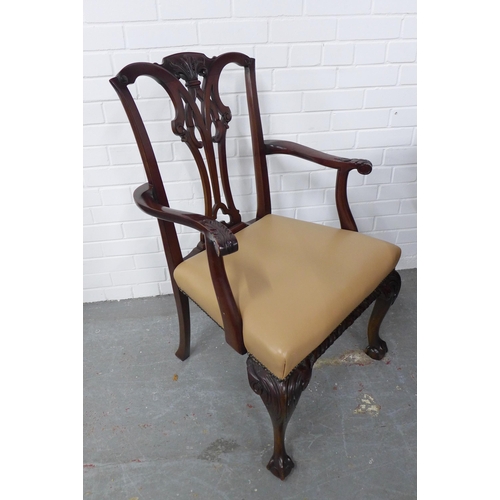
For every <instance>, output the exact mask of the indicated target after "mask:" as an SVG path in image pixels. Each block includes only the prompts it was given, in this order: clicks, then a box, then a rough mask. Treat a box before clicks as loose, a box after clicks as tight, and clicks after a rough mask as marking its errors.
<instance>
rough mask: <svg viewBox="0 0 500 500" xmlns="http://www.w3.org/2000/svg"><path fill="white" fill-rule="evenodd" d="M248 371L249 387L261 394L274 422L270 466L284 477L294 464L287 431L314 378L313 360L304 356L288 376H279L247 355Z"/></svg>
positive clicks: (275, 472) (278, 474) (268, 465)
mask: <svg viewBox="0 0 500 500" xmlns="http://www.w3.org/2000/svg"><path fill="white" fill-rule="evenodd" d="M247 371H248V381H249V383H250V387H251V388H252V390H253V391H254V392H255V393H256V394H258V395H259V396H260V397H261V398H262V401H263V402H264V404H265V406H266V408H267V411H268V413H269V416H270V417H271V421H272V424H273V432H274V451H273V455H272V457H271V459H270V460H269V463H268V464H267V468H268V469H269V470H270V471H271V473H272V474H274V475H275V476H276V477H278V478H280V479H281V480H283V479H285V478H286V477H287V476H288V474H290V472H291V471H292V469H293V467H294V465H295V464H294V463H293V460H292V459H291V458H290V456H289V455H288V454H287V453H286V450H285V431H286V427H287V425H288V422H289V420H290V417H291V416H292V414H293V411H294V410H295V407H296V406H297V403H298V401H299V398H300V395H301V394H302V392H303V391H304V389H305V388H306V387H307V385H308V384H309V381H310V380H311V373H312V363H311V362H310V360H308V359H305V360H304V361H302V362H301V363H300V364H299V365H298V366H297V367H295V368H294V369H293V370H292V371H291V372H290V374H289V375H288V376H287V377H286V378H285V379H279V378H278V377H276V376H275V375H273V374H272V373H271V372H270V371H269V370H267V369H266V368H265V367H264V366H263V365H261V364H260V363H259V362H258V361H257V360H256V359H255V358H254V357H252V356H248V358H247Z"/></svg>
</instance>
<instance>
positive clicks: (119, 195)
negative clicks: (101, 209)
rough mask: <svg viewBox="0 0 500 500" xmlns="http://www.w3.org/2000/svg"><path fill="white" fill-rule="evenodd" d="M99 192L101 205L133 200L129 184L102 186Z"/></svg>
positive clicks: (119, 203) (125, 202) (126, 202)
mask: <svg viewBox="0 0 500 500" xmlns="http://www.w3.org/2000/svg"><path fill="white" fill-rule="evenodd" d="M100 193H101V197H102V201H103V203H102V204H103V205H127V204H130V203H133V202H134V200H133V199H132V190H131V189H130V187H129V186H119V187H112V188H102V189H101V190H100Z"/></svg>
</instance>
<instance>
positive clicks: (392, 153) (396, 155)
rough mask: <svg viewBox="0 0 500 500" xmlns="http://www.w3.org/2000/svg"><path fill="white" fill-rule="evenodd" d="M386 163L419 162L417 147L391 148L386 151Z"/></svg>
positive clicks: (403, 163) (404, 163)
mask: <svg viewBox="0 0 500 500" xmlns="http://www.w3.org/2000/svg"><path fill="white" fill-rule="evenodd" d="M384 163H385V164H386V165H406V164H410V163H417V148H415V147H408V148H390V149H387V150H386V152H385V158H384Z"/></svg>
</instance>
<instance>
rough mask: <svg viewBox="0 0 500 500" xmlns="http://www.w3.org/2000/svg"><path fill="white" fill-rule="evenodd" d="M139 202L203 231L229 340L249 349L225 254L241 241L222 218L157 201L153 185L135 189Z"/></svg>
mask: <svg viewBox="0 0 500 500" xmlns="http://www.w3.org/2000/svg"><path fill="white" fill-rule="evenodd" d="M134 200H135V202H136V204H137V206H138V207H139V208H140V209H141V210H143V211H144V212H146V213H147V214H149V215H152V216H153V217H156V218H158V219H160V220H164V221H167V222H174V223H178V224H182V225H185V226H188V227H191V228H193V229H196V230H198V231H200V232H201V233H203V235H204V236H205V240H206V241H208V242H211V243H212V244H207V245H206V250H207V259H208V266H209V268H210V275H211V277H212V282H213V285H214V290H215V295H216V296H217V301H218V302H219V307H220V311H221V315H222V322H223V325H224V331H225V336H226V342H227V343H228V344H229V345H230V346H231V347H232V348H233V349H235V350H236V351H237V352H238V353H240V354H245V353H246V352H247V350H246V348H245V344H244V342H243V323H242V320H241V313H240V311H239V308H238V306H237V305H236V301H235V299H234V295H233V292H232V290H231V286H230V285H229V281H228V279H227V274H226V270H225V267H224V260H223V258H222V257H223V256H224V255H228V254H231V253H233V252H236V251H237V250H238V241H237V240H236V237H235V236H234V234H233V233H232V232H231V231H230V230H229V229H228V228H227V227H226V226H225V225H224V224H222V223H221V222H219V221H216V220H213V219H210V218H209V217H205V216H204V215H200V214H195V213H190V212H184V211H181V210H175V209H173V208H170V207H166V206H164V205H161V204H160V203H157V202H156V201H155V200H154V198H153V193H152V188H151V186H150V185H149V184H143V185H142V186H139V187H138V188H137V189H136V190H135V191H134Z"/></svg>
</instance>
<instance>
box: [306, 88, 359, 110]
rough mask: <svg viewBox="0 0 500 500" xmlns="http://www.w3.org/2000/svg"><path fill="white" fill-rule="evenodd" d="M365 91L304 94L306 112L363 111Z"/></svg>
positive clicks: (331, 91) (328, 91) (327, 91)
mask: <svg viewBox="0 0 500 500" xmlns="http://www.w3.org/2000/svg"><path fill="white" fill-rule="evenodd" d="M363 95H364V94H363V90H326V91H318V92H304V111H325V110H329V109H331V110H341V109H361V108H362V107H363Z"/></svg>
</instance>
